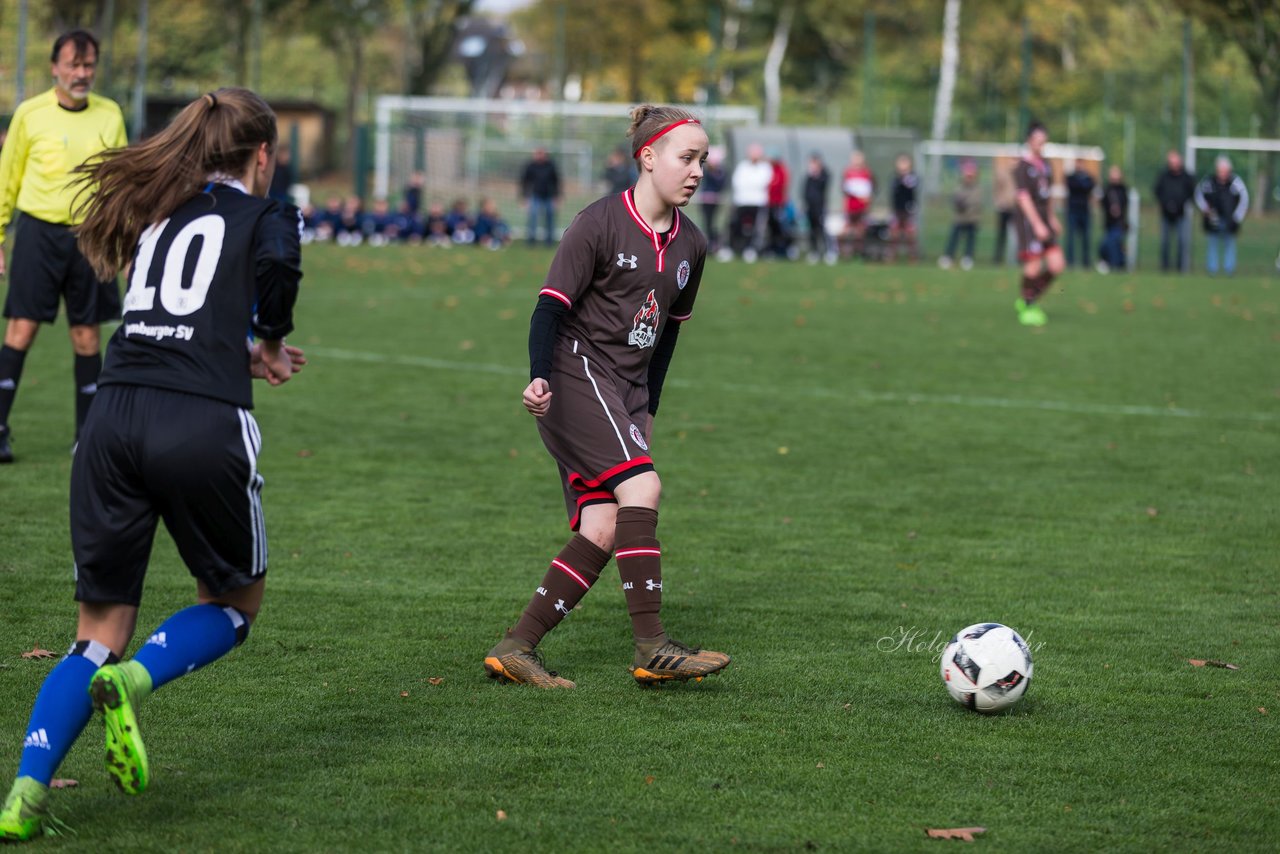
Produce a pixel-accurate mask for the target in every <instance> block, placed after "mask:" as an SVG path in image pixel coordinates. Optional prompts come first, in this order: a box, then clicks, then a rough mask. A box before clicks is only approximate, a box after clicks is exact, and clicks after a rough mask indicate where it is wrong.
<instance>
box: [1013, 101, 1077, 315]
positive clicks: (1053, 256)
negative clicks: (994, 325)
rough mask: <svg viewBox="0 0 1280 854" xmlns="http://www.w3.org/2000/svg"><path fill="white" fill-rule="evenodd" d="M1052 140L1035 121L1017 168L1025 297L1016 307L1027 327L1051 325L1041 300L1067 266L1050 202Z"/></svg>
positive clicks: (1017, 224)
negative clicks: (1046, 155)
mask: <svg viewBox="0 0 1280 854" xmlns="http://www.w3.org/2000/svg"><path fill="white" fill-rule="evenodd" d="M1048 141H1049V132H1048V131H1047V130H1045V127H1044V125H1042V124H1040V123H1039V122H1032V123H1031V126H1030V127H1029V128H1028V129H1027V150H1026V152H1025V153H1024V154H1023V155H1022V158H1021V159H1020V160H1019V161H1018V164H1017V165H1016V166H1014V167H1013V182H1014V185H1015V186H1016V187H1017V191H1018V196H1017V199H1018V207H1017V210H1016V212H1015V216H1014V226H1015V228H1016V229H1017V232H1018V260H1019V261H1021V262H1022V296H1020V297H1018V300H1017V302H1015V303H1014V308H1016V309H1017V310H1018V322H1019V323H1022V324H1023V325H1024V326H1044V325H1045V324H1046V323H1048V320H1049V319H1048V318H1047V317H1046V316H1045V313H1044V309H1043V308H1041V307H1040V299H1041V297H1043V296H1044V294H1045V292H1046V291H1048V290H1049V286H1050V285H1051V284H1053V280H1054V278H1056V277H1057V276H1059V275H1061V274H1062V271H1063V269H1064V268H1065V267H1066V260H1065V259H1064V258H1063V256H1062V248H1061V247H1060V246H1058V235H1060V234H1061V233H1062V225H1061V224H1060V223H1059V222H1058V215H1057V214H1056V213H1054V211H1053V204H1052V202H1051V199H1050V193H1051V191H1052V189H1053V174H1052V172H1051V170H1050V169H1049V164H1048V162H1046V161H1045V159H1044V146H1045V143H1047V142H1048Z"/></svg>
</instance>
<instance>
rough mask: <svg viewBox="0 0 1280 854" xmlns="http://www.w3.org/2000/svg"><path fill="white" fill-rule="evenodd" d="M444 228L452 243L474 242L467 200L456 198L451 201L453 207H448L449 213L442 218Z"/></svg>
mask: <svg viewBox="0 0 1280 854" xmlns="http://www.w3.org/2000/svg"><path fill="white" fill-rule="evenodd" d="M444 224H445V228H446V229H448V231H449V238H450V239H451V240H453V242H454V243H474V242H475V239H476V232H475V228H474V226H473V225H472V224H471V214H469V213H467V200H466V199H457V200H455V201H454V203H453V207H452V208H450V209H449V213H448V214H447V215H446V216H445V218H444Z"/></svg>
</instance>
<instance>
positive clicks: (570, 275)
mask: <svg viewBox="0 0 1280 854" xmlns="http://www.w3.org/2000/svg"><path fill="white" fill-rule="evenodd" d="M627 136H628V139H629V140H630V142H631V151H632V153H633V155H634V157H635V159H636V167H637V170H638V172H639V175H640V177H639V179H638V180H637V181H636V185H635V186H634V187H630V188H628V189H627V190H625V191H624V192H622V193H618V194H612V195H609V196H606V197H604V198H602V199H600V200H599V201H597V202H595V203H594V204H591V205H589V206H588V207H587V208H585V209H584V210H583V211H582V212H581V213H579V214H578V216H577V218H575V219H574V221H573V223H572V224H571V225H570V226H569V228H568V230H567V231H566V232H565V234H564V238H563V240H562V241H561V243H560V247H559V249H558V250H557V251H556V255H555V259H554V260H553V261H552V262H551V269H550V271H549V272H548V273H547V277H546V280H545V283H544V285H543V287H542V290H541V291H540V292H539V295H538V304H537V307H536V308H535V309H534V312H533V318H532V319H531V321H530V330H529V360H530V382H529V385H528V387H526V388H525V390H524V406H525V408H526V409H527V410H528V411H529V412H530V414H532V415H533V416H534V417H535V418H537V422H538V431H539V433H541V435H542V441H543V444H545V445H546V447H547V450H548V451H549V452H550V454H551V456H552V458H553V459H554V460H555V461H556V463H557V465H558V467H559V471H560V480H561V485H562V486H563V488H564V496H565V505H566V509H567V511H568V516H569V526H570V528H571V529H572V530H573V531H574V535H573V538H572V539H570V540H569V542H568V543H567V544H566V545H565V547H564V548H563V549H562V550H561V551H560V553H559V554H558V555H556V557H555V558H554V559H553V560H552V561H551V566H550V568H549V569H548V570H547V574H546V576H545V577H544V578H543V579H542V583H541V584H540V585H539V586H538V588H537V590H536V592H535V593H534V595H533V598H532V599H531V600H530V602H529V605H528V606H527V607H526V608H525V610H524V613H523V614H522V615H521V616H520V619H519V621H518V622H517V623H516V625H515V627H514V628H512V629H511V630H510V631H508V632H507V634H506V636H505V637H504V638H503V639H502V641H501V642H499V643H498V645H497V646H495V647H494V648H493V649H492V650H490V651H489V654H488V655H487V656H486V657H485V660H484V666H485V670H487V671H488V673H489V675H490V676H492V677H494V678H500V679H507V680H510V681H512V682H522V683H527V684H531V685H537V686H539V687H543V688H572V687H574V683H573V682H571V681H569V680H568V679H565V678H563V677H561V676H559V675H558V674H557V673H555V672H552V671H548V670H547V669H546V668H545V667H544V666H543V664H542V660H541V656H540V655H539V654H538V653H537V652H536V651H535V647H537V645H538V643H539V641H541V640H542V638H543V636H544V635H546V634H547V632H549V631H551V629H553V628H554V627H555V626H556V625H557V624H558V623H559V622H560V621H561V620H562V619H563V618H564V617H565V616H567V615H568V613H569V612H570V611H572V610H573V608H574V606H575V605H577V604H578V602H579V601H580V600H581V599H582V597H583V596H584V595H585V594H586V592H587V591H588V590H589V589H591V586H592V585H593V584H594V583H595V582H596V580H597V579H598V578H599V577H600V573H601V571H602V570H603V569H604V567H605V564H607V563H608V562H609V559H610V557H613V558H616V559H617V564H618V574H619V575H620V576H621V580H622V589H623V593H624V595H625V596H626V601H627V610H628V611H629V612H630V614H631V624H632V631H633V633H634V636H635V656H634V658H633V661H632V665H631V674H632V676H633V677H635V679H636V681H637V682H639V683H641V684H657V683H661V682H664V681H670V680H677V681H686V680H688V679H696V680H699V681H700V680H701V679H702V677H704V676H707V675H709V674H711V673H715V672H717V671H719V670H721V669H723V668H724V667H725V665H727V664H728V663H729V656H727V655H725V654H724V653H720V652H711V651H710V650H703V649H698V648H696V647H690V646H687V645H685V644H682V643H680V642H679V641H676V640H673V639H672V638H671V637H670V636H668V635H667V633H666V631H665V629H664V628H663V625H662V621H661V619H660V617H659V610H660V607H661V604H662V586H663V580H662V549H661V546H660V544H659V542H658V539H657V529H658V499H659V497H660V495H661V491H662V484H661V481H660V480H659V479H658V473H657V471H655V469H654V462H653V458H652V457H651V456H650V454H649V441H650V437H651V428H652V424H653V416H654V414H655V413H657V411H658V401H659V398H660V397H661V394H662V385H663V380H664V378H665V377H666V373H667V367H668V366H669V365H670V363H671V355H672V353H673V352H674V351H675V344H676V336H677V335H678V334H679V331H680V327H681V325H682V324H683V323H684V321H686V320H688V319H689V317H690V316H691V315H692V314H693V303H694V300H695V298H696V297H697V294H698V285H699V283H700V282H701V280H702V267H703V262H704V260H705V259H706V253H707V241H706V238H705V237H703V236H702V233H701V232H700V231H698V229H697V227H695V226H694V224H693V222H692V221H691V220H690V219H689V218H688V217H687V216H685V214H684V213H683V211H681V210H680V209H681V208H683V207H684V206H685V205H687V204H688V203H689V200H690V199H691V198H692V197H693V193H694V191H695V190H697V189H698V184H699V182H700V181H701V180H702V166H703V162H704V161H705V159H706V156H707V134H706V132H705V131H703V129H702V126H701V124H700V123H699V121H698V119H697V118H696V117H695V116H694V115H693V114H692V113H689V112H688V111H686V110H682V109H679V108H678V107H656V106H652V105H648V104H646V105H644V106H641V107H637V108H636V109H634V110H632V113H631V128H630V130H629V131H628V133H627Z"/></svg>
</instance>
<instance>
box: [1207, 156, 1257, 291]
mask: <svg viewBox="0 0 1280 854" xmlns="http://www.w3.org/2000/svg"><path fill="white" fill-rule="evenodd" d="M1195 200H1196V207H1198V208H1199V209H1200V212H1201V213H1202V214H1204V230H1205V234H1207V235H1208V236H1209V249H1208V251H1207V253H1206V255H1205V268H1206V269H1207V270H1208V271H1209V275H1210V276H1213V275H1217V273H1218V255H1219V253H1221V255H1222V272H1224V273H1226V274H1227V275H1228V276H1230V275H1232V274H1233V273H1235V271H1236V233H1237V232H1239V231H1240V224H1241V223H1242V222H1244V217H1245V214H1247V213H1248V212H1249V191H1248V189H1246V188H1245V185H1244V181H1242V180H1240V176H1239V175H1237V174H1235V172H1233V171H1232V169H1231V158H1229V157H1219V158H1218V159H1217V160H1216V161H1214V164H1213V174H1212V175H1210V176H1208V177H1206V178H1205V179H1204V180H1203V181H1201V182H1200V183H1199V184H1198V185H1197V186H1196V192H1195Z"/></svg>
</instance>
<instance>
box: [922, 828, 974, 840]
mask: <svg viewBox="0 0 1280 854" xmlns="http://www.w3.org/2000/svg"><path fill="white" fill-rule="evenodd" d="M924 832H925V833H927V834H929V838H930V839H963V840H964V841H965V842H972V841H973V837H975V836H977V835H978V834H979V833H986V832H987V829H986V828H985V827H947V828H940V829H939V828H933V827H926V828H925V830H924Z"/></svg>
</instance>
